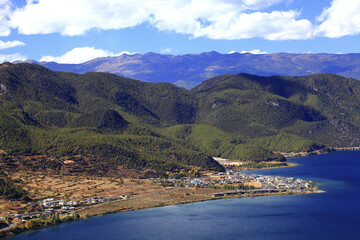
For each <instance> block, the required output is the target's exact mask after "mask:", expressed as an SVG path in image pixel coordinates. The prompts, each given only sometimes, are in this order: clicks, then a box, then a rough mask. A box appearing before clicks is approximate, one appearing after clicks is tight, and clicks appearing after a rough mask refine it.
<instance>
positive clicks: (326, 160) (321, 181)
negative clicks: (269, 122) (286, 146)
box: [12, 152, 360, 240]
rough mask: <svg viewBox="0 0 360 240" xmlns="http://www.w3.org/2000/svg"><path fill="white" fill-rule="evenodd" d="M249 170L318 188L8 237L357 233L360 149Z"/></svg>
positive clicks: (141, 213) (243, 236)
mask: <svg viewBox="0 0 360 240" xmlns="http://www.w3.org/2000/svg"><path fill="white" fill-rule="evenodd" d="M289 161H290V162H295V163H299V166H297V167H292V168H281V169H268V170H259V171H251V173H257V174H262V175H279V176H285V177H298V178H303V179H309V180H313V181H315V182H316V183H317V186H319V188H320V189H322V190H325V191H326V193H322V194H306V195H286V196H266V197H252V198H234V199H222V200H215V201H208V202H201V203H192V204H186V205H177V206H167V207H161V208H153V209H146V210H140V211H134V212H122V213H115V214H111V215H105V216H100V217H94V218H90V219H87V220H82V221H78V222H71V223H65V224H60V225H58V226H54V227H51V228H46V229H41V230H38V231H33V232H29V233H24V234H21V235H19V236H16V237H14V238H12V239H15V240H20V239H26V240H30V239H31V240H35V239H36V240H42V239H44V240H45V239H46V240H48V239H51V240H64V239H66V240H75V239H79V240H80V239H84V240H85V239H86V240H91V239H110V240H112V239H277V240H278V239H286V240H289V239H291V240H294V239H326V240H330V239H360V152H338V153H333V154H326V155H315V156H308V157H302V158H292V159H290V160H289Z"/></svg>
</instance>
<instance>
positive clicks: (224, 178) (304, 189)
mask: <svg viewBox="0 0 360 240" xmlns="http://www.w3.org/2000/svg"><path fill="white" fill-rule="evenodd" d="M122 185H127V187H126V186H122V187H121V185H120V186H119V189H121V188H122V189H123V190H125V189H127V188H129V187H130V188H131V189H132V191H131V192H130V193H131V195H129V196H126V197H125V198H117V199H116V198H114V199H113V200H111V201H110V200H109V201H105V202H102V201H96V202H94V203H95V204H82V205H79V206H76V209H74V210H71V211H66V212H62V213H60V212H61V209H60V202H61V201H62V200H59V199H58V200H55V199H51V200H50V199H46V200H43V201H41V202H39V204H42V205H43V206H42V207H44V206H45V203H51V201H53V204H54V205H53V206H52V208H53V209H55V211H54V214H58V215H57V216H58V217H57V218H55V220H54V217H52V216H54V215H50V216H48V217H47V218H46V219H45V218H38V219H31V218H30V219H26V220H25V219H24V220H21V218H20V219H19V220H20V221H19V222H18V223H17V224H15V225H14V226H12V227H11V228H8V229H6V230H4V231H1V232H0V233H1V234H0V236H1V237H8V236H13V235H16V234H18V233H21V232H23V231H28V230H33V229H39V228H42V227H46V226H51V225H54V224H58V223H61V222H65V221H71V220H78V219H85V218H88V217H91V216H99V215H103V214H109V213H115V212H124V211H134V210H139V209H145V208H154V207H161V206H168V205H176V204H186V203H193V202H201V201H208V200H215V199H223V198H235V197H249V196H269V195H287V194H309V193H321V192H323V191H321V190H318V189H317V188H316V187H315V186H314V183H313V182H311V181H307V180H301V179H295V178H285V177H273V176H261V175H253V174H243V173H239V172H235V171H231V170H229V171H227V172H226V173H217V174H212V175H207V176H205V177H202V178H182V179H161V178H158V179H147V180H142V181H140V180H138V182H136V181H135V180H129V181H125V182H124V183H123V184H122ZM98 186H99V188H100V186H101V184H98ZM71 187H75V189H78V186H76V185H75V186H71ZM101 192H103V191H99V192H98V193H101ZM113 194H114V193H113ZM99 195H101V194H99ZM94 199H97V200H100V199H101V198H99V197H96V198H93V200H94ZM102 199H105V198H102ZM108 199H110V198H108ZM55 202H56V204H55ZM79 203H80V201H79ZM57 209H58V210H57ZM43 211H44V212H46V209H44V210H43ZM27 216H29V215H27ZM30 216H31V215H30ZM30 223H32V224H30Z"/></svg>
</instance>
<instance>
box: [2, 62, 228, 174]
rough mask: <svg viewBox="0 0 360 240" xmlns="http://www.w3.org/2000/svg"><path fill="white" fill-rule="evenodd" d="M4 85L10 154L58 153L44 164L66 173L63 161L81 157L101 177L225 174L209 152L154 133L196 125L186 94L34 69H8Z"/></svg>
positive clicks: (5, 146) (4, 71)
mask: <svg viewBox="0 0 360 240" xmlns="http://www.w3.org/2000/svg"><path fill="white" fill-rule="evenodd" d="M0 83H1V92H0V109H1V112H0V123H1V129H0V149H2V150H5V151H6V152H7V153H8V154H11V155H14V154H15V155H47V156H52V157H55V159H56V160H55V162H56V164H53V163H49V162H48V163H46V162H45V163H44V164H45V165H48V166H52V167H53V170H57V171H62V169H63V170H64V169H65V170H66V171H67V172H68V169H67V166H63V165H64V164H62V160H64V159H66V158H68V157H71V156H76V155H82V156H84V157H86V158H89V159H90V160H89V161H90V163H85V162H84V164H85V165H86V164H88V165H89V166H90V165H94V166H95V165H96V166H97V167H90V169H88V170H89V171H93V172H94V171H95V172H98V173H101V172H102V171H105V170H104V169H111V168H112V169H117V167H118V166H123V167H127V168H134V169H139V170H146V169H150V170H154V171H157V172H158V173H164V172H165V171H166V170H174V169H180V168H191V167H194V166H195V167H196V166H197V167H200V168H203V169H213V170H223V168H222V167H221V166H220V165H219V164H218V163H217V162H215V161H214V160H213V159H212V158H211V157H210V156H208V155H206V154H204V153H203V152H200V151H196V150H194V149H192V148H191V146H189V147H187V148H185V147H183V146H181V145H180V144H177V143H174V142H172V141H169V140H168V139H166V138H165V137H162V136H160V135H158V134H157V133H155V132H154V131H153V129H157V128H159V127H162V126H169V125H174V124H183V123H192V122H193V121H194V116H195V111H196V107H197V99H196V97H194V96H193V95H191V94H190V93H189V92H188V91H186V90H184V89H181V88H178V87H176V86H173V85H171V84H166V83H165V84H150V83H144V82H140V81H136V80H131V79H126V78H122V77H119V76H116V75H113V74H105V73H88V74H85V75H78V74H72V73H62V72H52V71H50V70H48V69H46V68H44V67H41V66H38V65H32V64H16V65H11V64H3V65H2V67H1V68H0ZM99 164H100V165H99ZM35 165H36V164H35ZM101 165H104V166H101ZM36 166H37V165H36ZM65 170H64V171H65ZM70 172H71V171H70Z"/></svg>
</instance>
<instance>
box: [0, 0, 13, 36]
mask: <svg viewBox="0 0 360 240" xmlns="http://www.w3.org/2000/svg"><path fill="white" fill-rule="evenodd" d="M10 5H11V3H10V1H9V0H0V36H9V34H10V29H9V21H8V16H9V14H10Z"/></svg>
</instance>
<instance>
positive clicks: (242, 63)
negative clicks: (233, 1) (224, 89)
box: [28, 52, 360, 89]
mask: <svg viewBox="0 0 360 240" xmlns="http://www.w3.org/2000/svg"><path fill="white" fill-rule="evenodd" d="M28 62H31V63H37V62H35V61H28ZM38 64H40V65H42V66H45V67H47V68H49V69H51V70H54V71H66V72H74V73H87V72H109V73H114V74H117V75H120V76H124V77H128V78H133V79H138V80H142V81H147V82H169V83H173V84H175V85H177V86H180V87H184V88H187V89H191V88H193V87H195V86H197V85H199V84H200V83H201V82H203V81H204V80H206V79H209V78H212V77H215V76H219V75H222V74H238V73H249V74H254V75H259V76H272V75H280V76H303V75H309V74H317V73H335V74H338V75H341V76H344V77H351V78H356V79H360V54H291V53H274V54H259V55H254V54H250V53H246V54H240V53H232V54H220V53H217V52H206V53H201V54H185V55H161V54H156V53H146V54H135V55H126V54H123V55H121V56H118V57H104V58H96V59H93V60H90V61H88V62H85V63H81V64H58V63H55V62H40V63H38Z"/></svg>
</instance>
